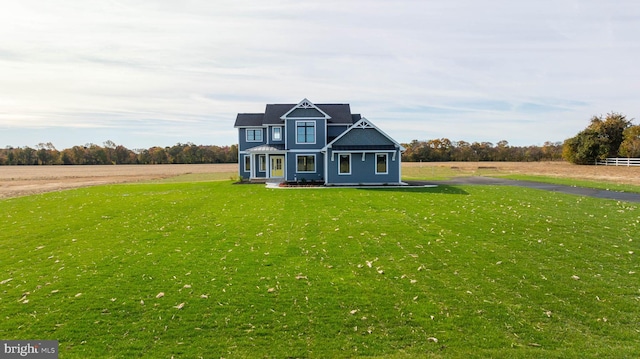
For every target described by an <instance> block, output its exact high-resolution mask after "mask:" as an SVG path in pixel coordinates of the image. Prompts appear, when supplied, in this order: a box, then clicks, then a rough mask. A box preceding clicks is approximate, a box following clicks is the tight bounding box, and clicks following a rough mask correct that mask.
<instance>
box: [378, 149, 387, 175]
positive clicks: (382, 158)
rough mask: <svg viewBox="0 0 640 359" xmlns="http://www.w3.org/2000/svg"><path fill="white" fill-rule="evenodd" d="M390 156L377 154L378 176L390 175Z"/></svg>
mask: <svg viewBox="0 0 640 359" xmlns="http://www.w3.org/2000/svg"><path fill="white" fill-rule="evenodd" d="M388 158H389V154H387V153H376V174H377V175H386V174H388V173H389V164H388V161H387V160H388Z"/></svg>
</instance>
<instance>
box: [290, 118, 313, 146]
mask: <svg viewBox="0 0 640 359" xmlns="http://www.w3.org/2000/svg"><path fill="white" fill-rule="evenodd" d="M300 122H311V123H313V142H298V123H300ZM317 130H318V129H317V126H316V121H314V120H297V121H296V123H295V136H296V145H315V144H316V142H317V140H318V131H317Z"/></svg>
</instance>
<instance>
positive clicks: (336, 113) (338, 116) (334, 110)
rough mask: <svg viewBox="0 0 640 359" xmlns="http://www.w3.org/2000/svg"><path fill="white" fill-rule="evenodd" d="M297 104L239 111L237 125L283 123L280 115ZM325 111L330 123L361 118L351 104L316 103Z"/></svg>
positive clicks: (345, 122) (349, 122)
mask: <svg viewBox="0 0 640 359" xmlns="http://www.w3.org/2000/svg"><path fill="white" fill-rule="evenodd" d="M295 106H297V104H268V105H267V107H266V108H265V112H264V113H239V114H238V117H236V123H235V125H234V126H235V127H243V126H262V125H277V124H281V123H282V120H281V119H280V117H282V115H284V114H285V113H287V112H289V110H291V109H292V108H294V107H295ZM316 106H317V107H318V108H319V109H320V110H322V111H323V112H324V113H326V114H327V115H329V117H331V118H330V119H329V121H328V122H329V123H335V124H349V125H351V124H354V123H356V122H358V120H360V118H361V116H360V115H359V114H352V113H351V107H350V106H349V104H346V103H345V104H316Z"/></svg>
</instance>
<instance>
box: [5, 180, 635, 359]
mask: <svg viewBox="0 0 640 359" xmlns="http://www.w3.org/2000/svg"><path fill="white" fill-rule="evenodd" d="M0 216H1V217H0V218H1V219H2V220H1V221H0V238H1V239H0V253H1V256H0V314H1V315H2V321H1V322H0V337H1V338H3V339H54V340H58V341H59V342H60V357H61V358H101V357H114V358H132V357H146V358H171V357H174V358H198V357H203V358H218V357H225V358H238V357H239V358H242V357H247V358H256V357H273V358H287V357H310V358H339V357H356V356H366V357H376V358H408V357H412V358H413V357H425V358H451V357H463V358H474V357H475V358H484V357H493V358H540V357H545V358H585V357H592V358H596V357H598V358H600V357H615V358H624V357H627V358H632V357H639V356H640V321H639V319H638V318H640V262H639V261H638V254H640V248H638V243H639V241H640V238H638V233H640V228H639V227H640V211H639V209H638V205H637V204H632V203H626V202H616V201H610V200H600V199H591V198H583V197H577V196H570V195H563V194H558V193H551V192H543V191H537V190H530V189H524V188H512V187H504V186H503V187H492V186H459V187H458V186H456V187H449V186H440V187H437V188H412V189H391V188H389V189H372V190H364V189H353V188H350V189H349V188H347V189H287V190H277V189H276V190H269V189H266V188H265V187H264V186H262V185H233V184H231V182H230V181H224V182H221V181H219V182H195V183H150V184H129V185H115V186H101V187H92V188H83V189H77V190H71V191H63V192H56V193H48V194H43V195H37V196H29V197H22V198H14V199H8V200H3V201H0Z"/></svg>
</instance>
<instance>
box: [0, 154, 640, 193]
mask: <svg viewBox="0 0 640 359" xmlns="http://www.w3.org/2000/svg"><path fill="white" fill-rule="evenodd" d="M403 168H404V169H403V173H408V172H411V171H416V170H424V171H420V172H424V174H425V175H428V174H429V170H431V169H432V170H433V171H436V170H440V169H442V168H446V169H447V170H452V171H453V172H455V173H454V175H455V174H460V175H480V174H484V173H487V172H490V173H498V174H510V173H517V174H530V175H541V176H553V177H567V178H576V179H585V180H596V181H608V182H615V183H626V184H633V185H640V167H612V166H576V165H572V164H569V163H566V162H424V163H403ZM237 169H238V166H237V165H236V164H206V165H117V166H0V198H7V197H17V196H24V195H30V194H36V193H43V192H51V191H59V190H64V189H70V188H77V187H86V186H94V185H102V184H112V183H125V182H141V181H150V180H158V179H166V178H171V177H176V176H181V175H187V174H193V175H195V174H224V176H226V175H227V174H228V175H229V176H231V175H234V174H236V173H237ZM405 169H406V170H405ZM224 176H223V177H222V178H225V177H224Z"/></svg>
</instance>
